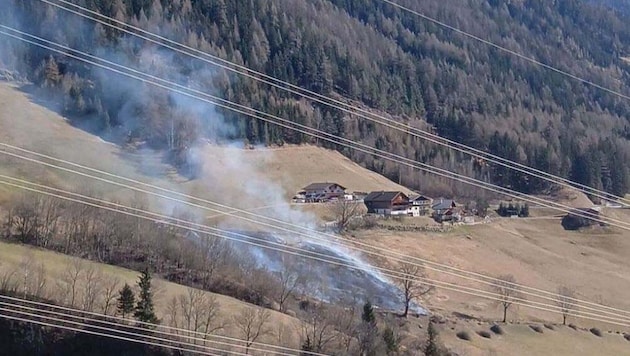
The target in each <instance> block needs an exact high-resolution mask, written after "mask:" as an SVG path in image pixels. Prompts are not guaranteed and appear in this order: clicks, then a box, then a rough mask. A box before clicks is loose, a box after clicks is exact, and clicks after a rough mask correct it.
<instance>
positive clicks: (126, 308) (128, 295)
mask: <svg viewBox="0 0 630 356" xmlns="http://www.w3.org/2000/svg"><path fill="white" fill-rule="evenodd" d="M135 303H136V297H135V295H134V294H133V290H131V287H129V285H128V284H127V283H125V285H124V286H123V287H122V289H121V290H120V291H119V292H118V305H117V309H118V312H119V313H120V314H122V317H123V318H125V317H126V316H127V315H129V314H131V312H133V307H134V304H135Z"/></svg>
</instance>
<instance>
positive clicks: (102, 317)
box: [0, 294, 326, 356]
mask: <svg viewBox="0 0 630 356" xmlns="http://www.w3.org/2000/svg"><path fill="white" fill-rule="evenodd" d="M0 299H4V300H8V301H10V302H12V304H14V305H17V306H20V305H21V304H19V303H24V304H30V305H34V306H36V307H38V308H39V309H40V310H43V311H45V312H47V313H53V314H54V315H62V314H63V315H67V316H70V317H73V318H75V319H83V320H89V321H95V322H98V323H102V324H107V325H112V326H120V327H125V328H132V329H136V330H141V331H146V330H147V328H145V327H151V328H155V329H153V330H152V332H154V333H158V334H164V335H170V336H178V337H184V338H187V339H190V340H196V341H203V342H208V343H215V344H218V345H227V346H233V347H237V348H246V346H243V345H239V344H236V343H241V344H242V343H248V341H247V340H243V339H238V338H234V337H228V336H223V335H216V334H206V333H203V332H200V331H196V330H188V329H183V328H178V327H173V326H168V325H162V324H153V323H148V322H143V321H140V320H134V323H135V324H136V325H143V326H145V327H138V326H132V325H126V324H123V323H124V322H126V321H129V319H127V318H122V317H117V316H114V315H108V314H102V313H96V312H91V311H87V310H82V309H77V308H69V307H65V306H61V305H56V304H52V303H43V302H36V301H33V300H29V299H25V298H17V297H11V296H7V295H2V294H0ZM0 304H8V303H6V302H5V303H3V302H0ZM46 308H52V309H56V310H61V311H64V312H65V313H60V312H53V311H51V310H48V309H46ZM29 309H30V310H32V308H29ZM72 313H80V314H83V315H90V317H84V316H78V315H76V314H72ZM107 320H114V321H113V322H111V321H107ZM158 329H165V330H172V332H163V331H160V330H158ZM178 332H182V333H185V335H180V334H177V333H178ZM190 335H198V336H202V338H200V337H192V336H190ZM207 338H214V339H220V340H226V341H223V342H219V341H212V340H208V339H207ZM251 345H252V346H250V347H249V348H248V349H249V350H252V351H263V352H280V353H277V355H288V354H286V353H282V351H299V352H302V353H304V354H308V355H314V356H326V354H322V353H317V352H313V351H301V350H298V349H294V348H290V347H284V346H279V345H273V344H266V343H262V342H252V343H251ZM257 346H260V347H267V348H269V349H263V348H257ZM278 350H279V351H278Z"/></svg>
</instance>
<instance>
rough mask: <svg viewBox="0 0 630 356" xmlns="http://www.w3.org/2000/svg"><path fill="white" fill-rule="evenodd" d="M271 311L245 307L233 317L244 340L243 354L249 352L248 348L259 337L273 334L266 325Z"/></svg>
mask: <svg viewBox="0 0 630 356" xmlns="http://www.w3.org/2000/svg"><path fill="white" fill-rule="evenodd" d="M269 318H271V313H270V312H269V310H267V309H264V308H256V309H254V308H246V309H243V310H242V311H241V313H240V314H239V315H238V316H235V317H234V325H235V326H236V328H238V330H239V331H240V333H241V337H242V339H243V340H245V354H248V353H249V348H250V347H251V346H252V344H254V343H255V342H256V340H258V339H259V338H261V337H264V336H266V335H271V334H273V331H272V330H271V328H269V327H268V325H267V324H268V323H269Z"/></svg>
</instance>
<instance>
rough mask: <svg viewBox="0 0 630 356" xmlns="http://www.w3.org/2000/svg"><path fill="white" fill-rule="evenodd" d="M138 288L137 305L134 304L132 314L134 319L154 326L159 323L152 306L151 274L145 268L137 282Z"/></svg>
mask: <svg viewBox="0 0 630 356" xmlns="http://www.w3.org/2000/svg"><path fill="white" fill-rule="evenodd" d="M138 287H140V295H139V297H138V303H137V304H136V311H135V313H134V314H133V315H134V317H136V319H138V320H140V321H142V322H145V323H151V324H156V323H158V322H159V320H158V318H157V316H156V315H155V310H154V309H155V308H154V306H153V292H152V291H151V273H150V272H149V269H148V268H145V269H144V270H143V271H142V274H141V275H140V280H139V281H138Z"/></svg>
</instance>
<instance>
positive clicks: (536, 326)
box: [529, 325, 543, 334]
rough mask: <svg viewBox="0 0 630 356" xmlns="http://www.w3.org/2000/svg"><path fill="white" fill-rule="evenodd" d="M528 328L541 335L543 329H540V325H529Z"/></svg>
mask: <svg viewBox="0 0 630 356" xmlns="http://www.w3.org/2000/svg"><path fill="white" fill-rule="evenodd" d="M529 327H530V328H532V330H534V331H535V332H537V333H541V334H542V333H543V329H542V328H541V327H540V325H530V326H529Z"/></svg>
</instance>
